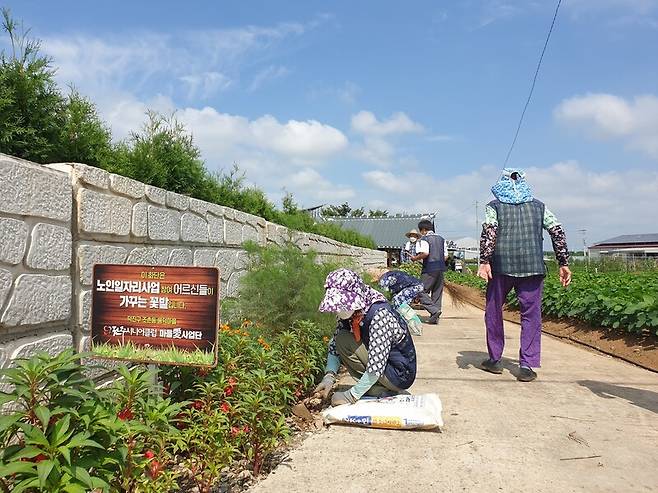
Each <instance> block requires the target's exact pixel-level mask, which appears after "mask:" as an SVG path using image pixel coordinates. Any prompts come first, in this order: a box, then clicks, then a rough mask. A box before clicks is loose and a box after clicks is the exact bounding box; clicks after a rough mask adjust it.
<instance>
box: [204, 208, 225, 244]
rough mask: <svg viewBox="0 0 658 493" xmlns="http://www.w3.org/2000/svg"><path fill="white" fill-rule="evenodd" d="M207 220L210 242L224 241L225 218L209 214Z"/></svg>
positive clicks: (219, 242) (220, 242)
mask: <svg viewBox="0 0 658 493" xmlns="http://www.w3.org/2000/svg"><path fill="white" fill-rule="evenodd" d="M206 220H207V221H208V239H209V240H210V243H218V244H222V243H224V219H223V218H221V217H215V216H212V215H210V214H208V215H207V216H206Z"/></svg>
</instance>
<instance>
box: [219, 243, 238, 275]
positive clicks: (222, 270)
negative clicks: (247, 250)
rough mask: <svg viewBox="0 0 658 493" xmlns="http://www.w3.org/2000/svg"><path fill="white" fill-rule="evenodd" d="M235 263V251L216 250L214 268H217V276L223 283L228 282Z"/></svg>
mask: <svg viewBox="0 0 658 493" xmlns="http://www.w3.org/2000/svg"><path fill="white" fill-rule="evenodd" d="M236 263H237V252H236V251H235V250H218V251H217V254H216V255H215V267H219V275H220V277H221V278H222V279H223V280H224V281H228V279H229V277H231V274H233V272H234V271H235V264H236Z"/></svg>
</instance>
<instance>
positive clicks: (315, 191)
mask: <svg viewBox="0 0 658 493" xmlns="http://www.w3.org/2000/svg"><path fill="white" fill-rule="evenodd" d="M286 189H291V190H295V191H296V197H298V198H300V199H302V200H304V201H305V203H307V204H311V205H313V206H315V205H318V204H316V203H315V202H312V201H314V200H315V201H320V202H328V203H338V202H341V201H346V200H350V199H352V198H354V197H355V196H356V192H355V191H354V189H353V188H352V187H350V186H346V185H335V184H333V183H331V182H330V181H329V180H327V179H326V178H325V177H323V176H322V175H321V174H320V173H319V172H318V171H317V170H315V169H310V168H305V169H301V170H299V171H297V172H295V173H293V174H292V175H290V176H289V177H288V178H287V179H286Z"/></svg>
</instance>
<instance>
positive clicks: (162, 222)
mask: <svg viewBox="0 0 658 493" xmlns="http://www.w3.org/2000/svg"><path fill="white" fill-rule="evenodd" d="M148 236H149V238H150V239H151V240H169V241H178V240H179V239H180V212H178V211H174V210H171V209H165V208H163V207H155V206H153V205H149V206H148Z"/></svg>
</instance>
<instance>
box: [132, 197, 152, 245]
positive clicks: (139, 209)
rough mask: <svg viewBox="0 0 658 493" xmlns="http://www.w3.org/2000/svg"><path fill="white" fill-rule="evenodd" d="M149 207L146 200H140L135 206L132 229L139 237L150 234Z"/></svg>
mask: <svg viewBox="0 0 658 493" xmlns="http://www.w3.org/2000/svg"><path fill="white" fill-rule="evenodd" d="M148 208H149V205H148V204H147V203H146V202H138V203H137V204H135V205H134V206H133V220H132V226H131V231H132V234H133V235H134V236H136V237H137V238H145V237H146V235H147V234H148Z"/></svg>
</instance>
